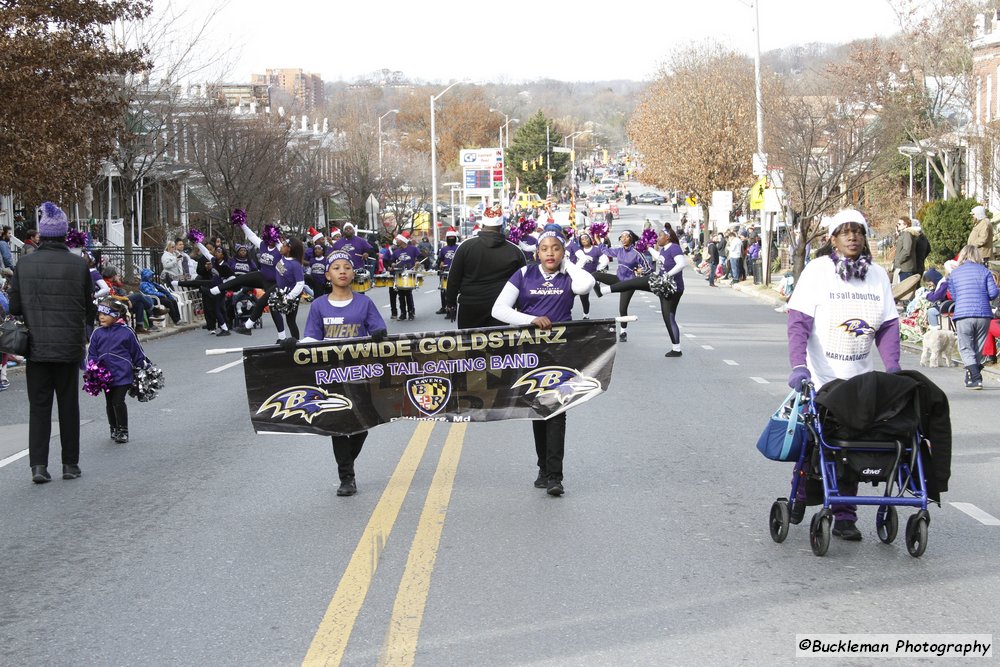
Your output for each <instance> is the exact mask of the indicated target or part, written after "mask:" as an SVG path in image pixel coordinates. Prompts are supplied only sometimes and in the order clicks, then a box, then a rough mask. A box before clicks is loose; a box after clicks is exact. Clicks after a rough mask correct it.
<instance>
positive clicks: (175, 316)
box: [139, 269, 183, 324]
mask: <svg viewBox="0 0 1000 667" xmlns="http://www.w3.org/2000/svg"><path fill="white" fill-rule="evenodd" d="M139 278H140V280H139V291H140V292H142V293H143V294H148V295H149V296H155V297H156V298H157V299H159V300H160V305H162V306H163V307H165V308H166V309H167V311H168V312H169V313H170V321H171V322H173V323H174V324H183V322H182V321H181V311H180V308H178V307H177V298H176V297H175V296H174V295H173V294H171V293H170V292H168V291H167V290H165V289H163V287H161V286H160V285H157V284H156V283H154V282H153V271H152V269H143V270H142V273H140V274H139Z"/></svg>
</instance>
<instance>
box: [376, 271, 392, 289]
mask: <svg viewBox="0 0 1000 667" xmlns="http://www.w3.org/2000/svg"><path fill="white" fill-rule="evenodd" d="M375 287H392V274H391V273H389V272H388V271H386V272H385V273H376V274H375Z"/></svg>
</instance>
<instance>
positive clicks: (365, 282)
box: [353, 269, 372, 294]
mask: <svg viewBox="0 0 1000 667" xmlns="http://www.w3.org/2000/svg"><path fill="white" fill-rule="evenodd" d="M371 287H372V276H371V274H370V273H368V272H367V271H365V270H364V269H359V270H357V271H355V272H354V284H353V288H354V291H355V292H361V293H362V294H363V293H365V292H367V291H368V290H370V289H371Z"/></svg>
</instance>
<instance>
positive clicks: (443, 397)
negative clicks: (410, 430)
mask: <svg viewBox="0 0 1000 667" xmlns="http://www.w3.org/2000/svg"><path fill="white" fill-rule="evenodd" d="M406 395H407V396H409V397H410V402H411V403H413V405H414V406H415V407H416V408H417V409H418V410H420V411H421V412H423V413H424V414H425V415H427V416H428V417H431V416H433V415H435V414H437V413H438V412H440V411H441V408H443V407H444V406H445V405H447V404H448V399H449V398H451V380H449V379H448V378H443V377H437V376H427V377H420V378H413V379H412V380H407V381H406Z"/></svg>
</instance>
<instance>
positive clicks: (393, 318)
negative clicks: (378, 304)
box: [389, 313, 399, 320]
mask: <svg viewBox="0 0 1000 667" xmlns="http://www.w3.org/2000/svg"><path fill="white" fill-rule="evenodd" d="M389 319H390V320H398V319H399V316H398V315H396V313H393V314H392V315H390V316H389Z"/></svg>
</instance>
